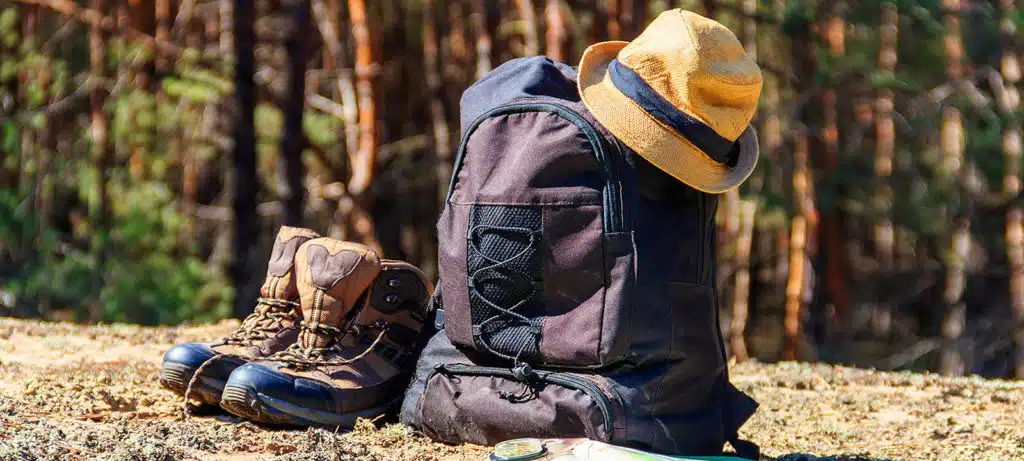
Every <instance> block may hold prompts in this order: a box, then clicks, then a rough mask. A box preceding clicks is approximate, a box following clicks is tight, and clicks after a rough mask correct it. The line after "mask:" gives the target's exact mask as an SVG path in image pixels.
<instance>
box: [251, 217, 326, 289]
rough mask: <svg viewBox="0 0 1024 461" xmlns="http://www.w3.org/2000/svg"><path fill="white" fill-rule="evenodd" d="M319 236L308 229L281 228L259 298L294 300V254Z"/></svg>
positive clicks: (275, 240)
mask: <svg viewBox="0 0 1024 461" xmlns="http://www.w3.org/2000/svg"><path fill="white" fill-rule="evenodd" d="M319 236H320V235H319V234H317V233H316V232H314V231H312V230H310V229H304V228H301V227H289V226H282V227H281V230H279V231H278V232H277V238H276V239H274V249H273V251H271V253H270V262H269V263H268V264H267V278H266V280H265V281H264V282H263V287H262V288H260V296H262V297H264V298H275V299H281V300H285V301H289V300H292V299H295V298H296V297H297V296H298V294H299V292H298V289H297V288H296V283H295V271H294V270H293V268H294V267H295V254H296V253H297V252H298V251H299V246H301V245H302V244H303V243H306V242H308V241H309V240H311V239H314V238H317V237H319Z"/></svg>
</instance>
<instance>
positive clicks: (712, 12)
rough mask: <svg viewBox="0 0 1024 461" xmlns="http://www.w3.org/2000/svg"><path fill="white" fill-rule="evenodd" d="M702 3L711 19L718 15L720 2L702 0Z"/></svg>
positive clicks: (705, 12) (705, 13)
mask: <svg viewBox="0 0 1024 461" xmlns="http://www.w3.org/2000/svg"><path fill="white" fill-rule="evenodd" d="M701 5H702V6H703V7H704V16H707V17H709V18H711V19H715V18H716V17H718V2H717V1H715V0H701Z"/></svg>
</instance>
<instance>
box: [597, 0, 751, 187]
mask: <svg viewBox="0 0 1024 461" xmlns="http://www.w3.org/2000/svg"><path fill="white" fill-rule="evenodd" d="M579 89H580V95H581V97H582V98H583V102H584V103H585V104H586V105H587V109H589V110H590V111H591V112H592V113H593V114H594V117H596V118H597V120H598V121H600V122H601V124H602V125H604V126H605V127H606V128H608V130H609V131H611V132H612V134H614V135H615V137H617V138H618V139H619V140H621V141H622V142H624V143H625V144H626V145H627V146H629V147H630V148H632V149H633V150H634V151H636V152H637V153H638V154H640V156H642V157H643V158H645V159H647V161H649V162H651V163H653V164H654V165H655V166H657V167H658V168H660V169H662V170H663V171H665V172H666V173H668V174H670V175H672V176H673V177H675V178H676V179H678V180H680V181H682V182H684V183H686V184H688V185H689V186H690V187H693V188H694V189H697V190H700V191H703V192H708V193H713V194H718V193H722V192H725V191H727V190H729V189H732V188H734V187H736V186H739V185H740V184H741V183H742V182H743V181H744V180H746V179H747V176H750V173H751V172H752V171H753V170H754V165H755V164H757V155H758V148H757V135H756V134H754V130H753V128H751V127H750V126H749V124H750V119H752V118H753V117H754V112H755V111H756V110H757V99H758V97H759V96H760V95H761V70H760V69H759V68H758V67H757V64H756V63H755V62H754V60H753V59H751V58H750V57H749V56H747V55H746V53H745V52H744V50H743V45H741V44H740V42H739V40H737V39H736V36H735V35H733V33H732V32H731V31H729V29H727V28H726V27H725V26H723V25H721V24H719V23H718V22H715V21H714V20H711V19H708V18H705V17H703V16H701V15H699V14H695V13H691V12H689V11H683V10H670V11H666V12H664V13H662V14H661V15H660V16H658V18H657V19H655V20H654V22H652V23H651V25H650V26H648V27H647V29H645V30H644V32H643V33H642V34H640V36H639V37H637V38H636V40H633V41H632V42H602V43H597V44H594V45H591V46H590V47H589V48H587V50H586V51H585V52H584V53H583V58H582V59H580V66H579Z"/></svg>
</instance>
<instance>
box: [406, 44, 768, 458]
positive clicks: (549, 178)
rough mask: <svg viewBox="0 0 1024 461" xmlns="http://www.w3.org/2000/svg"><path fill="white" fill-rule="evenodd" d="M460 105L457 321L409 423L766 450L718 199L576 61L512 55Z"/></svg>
mask: <svg viewBox="0 0 1024 461" xmlns="http://www.w3.org/2000/svg"><path fill="white" fill-rule="evenodd" d="M461 111H462V143H461V145H460V146H459V150H458V153H457V155H456V159H455V165H454V174H453V175H452V181H451V186H450V188H449V191H448V196H447V200H446V202H445V207H444V211H443V212H442V214H441V218H440V221H439V223H438V240H439V242H438V243H439V247H440V250H439V268H440V278H441V281H440V283H439V286H438V292H437V293H436V294H435V296H436V301H437V307H438V312H439V321H438V324H439V326H441V325H442V324H443V331H439V332H438V333H436V334H435V335H434V336H433V337H432V338H431V339H430V341H429V342H428V344H427V345H426V347H425V349H424V352H423V354H422V356H421V357H420V360H419V363H418V365H417V370H416V375H415V377H414V379H413V382H412V383H411V384H410V387H409V389H408V391H407V394H406V399H405V401H404V404H403V407H402V413H401V419H402V421H403V422H405V423H407V424H410V425H412V426H414V427H416V428H418V429H420V430H421V431H423V432H424V433H425V434H427V435H429V436H431V437H433V438H435V439H439V440H443V441H447V442H470V443H476V444H494V443H497V442H500V441H503V440H508V439H512V438H519V437H588V438H591V439H595V440H599V441H604V442H610V443H614V444H618V445H626V446H631V447H636V448H641V449H647V450H652V451H656V452H661V453H668V454H679V455H695V456H696V455H716V454H720V453H721V451H722V447H723V445H724V444H725V442H732V444H733V446H734V448H736V449H737V450H738V451H740V454H741V455H747V456H749V455H754V456H756V447H755V446H753V445H752V444H749V443H746V442H740V441H738V440H737V430H738V428H739V427H740V426H741V425H742V424H743V423H744V422H745V421H746V420H747V419H748V418H749V417H750V416H751V415H752V414H753V413H754V411H755V409H756V407H757V404H756V403H755V402H754V401H753V400H752V399H750V398H749V397H747V396H746V395H744V394H743V393H742V392H740V391H739V390H737V389H736V388H735V387H733V386H732V385H731V384H730V383H729V381H728V372H727V369H726V355H725V350H724V346H723V343H722V337H721V332H720V331H719V326H718V316H717V310H716V308H715V305H716V303H715V290H714V280H715V232H714V231H715V227H714V217H715V209H716V206H717V198H716V196H714V195H709V194H704V193H701V192H698V191H696V190H694V189H692V188H689V187H688V186H686V185H684V184H682V183H680V182H678V181H676V180H674V179H672V178H671V177H669V176H668V175H666V174H664V173H661V172H660V171H659V170H657V168H656V167H654V166H653V165H651V164H649V163H647V162H646V161H644V160H643V159H642V158H640V157H639V156H637V155H635V154H633V153H632V152H631V151H630V150H629V148H628V147H626V146H625V145H623V144H621V143H620V142H618V141H617V140H616V139H615V138H614V137H613V136H612V135H611V134H610V133H609V132H608V131H607V130H605V129H604V128H603V127H602V126H601V125H600V124H599V123H598V122H597V121H596V120H595V119H594V118H593V116H591V114H590V113H589V112H588V111H587V109H586V107H585V106H584V105H583V103H582V102H581V101H580V98H579V94H578V92H577V88H576V73H575V71H574V70H573V69H572V68H571V67H569V66H567V65H565V64H561V63H557V62H554V61H551V60H550V59H547V58H544V57H535V58H523V59H516V60H513V61H509V62H507V63H505V64H504V65H502V66H500V67H498V68H497V69H495V70H494V71H493V72H491V73H490V74H488V75H487V76H485V77H484V78H482V79H481V80H480V81H478V82H476V83H475V84H474V85H473V86H472V87H470V88H469V89H468V90H466V92H465V93H464V94H463V97H462V103H461ZM442 319H443V320H442Z"/></svg>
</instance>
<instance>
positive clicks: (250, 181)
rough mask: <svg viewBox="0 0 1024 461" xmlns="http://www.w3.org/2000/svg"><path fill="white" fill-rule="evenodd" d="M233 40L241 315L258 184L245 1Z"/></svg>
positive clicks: (250, 286) (249, 296)
mask: <svg viewBox="0 0 1024 461" xmlns="http://www.w3.org/2000/svg"><path fill="white" fill-rule="evenodd" d="M233 8H234V15H233V17H232V25H233V26H234V27H233V30H234V34H233V36H232V42H233V44H234V48H235V104H236V108H235V109H236V111H237V112H236V113H235V127H234V137H235V151H234V156H233V158H232V161H233V163H234V165H233V170H234V171H233V173H234V174H233V183H234V190H233V194H232V209H233V212H234V238H233V242H234V251H233V255H232V261H231V271H230V272H231V279H232V282H233V283H234V286H235V315H236V316H238V317H242V316H244V315H246V314H248V313H249V311H250V309H251V307H252V300H253V299H254V298H255V296H256V289H257V287H256V284H255V283H253V275H254V274H253V271H252V264H250V258H251V257H250V253H251V252H252V249H253V247H254V246H255V245H256V235H257V220H256V193H257V187H258V186H259V183H258V181H257V178H256V128H255V111H256V86H255V83H254V81H253V74H254V73H255V70H256V67H255V66H256V63H255V46H256V35H255V32H254V29H253V26H254V22H255V19H256V17H255V16H256V11H255V5H254V4H253V2H251V1H248V0H238V1H236V2H235V3H234V5H233Z"/></svg>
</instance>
